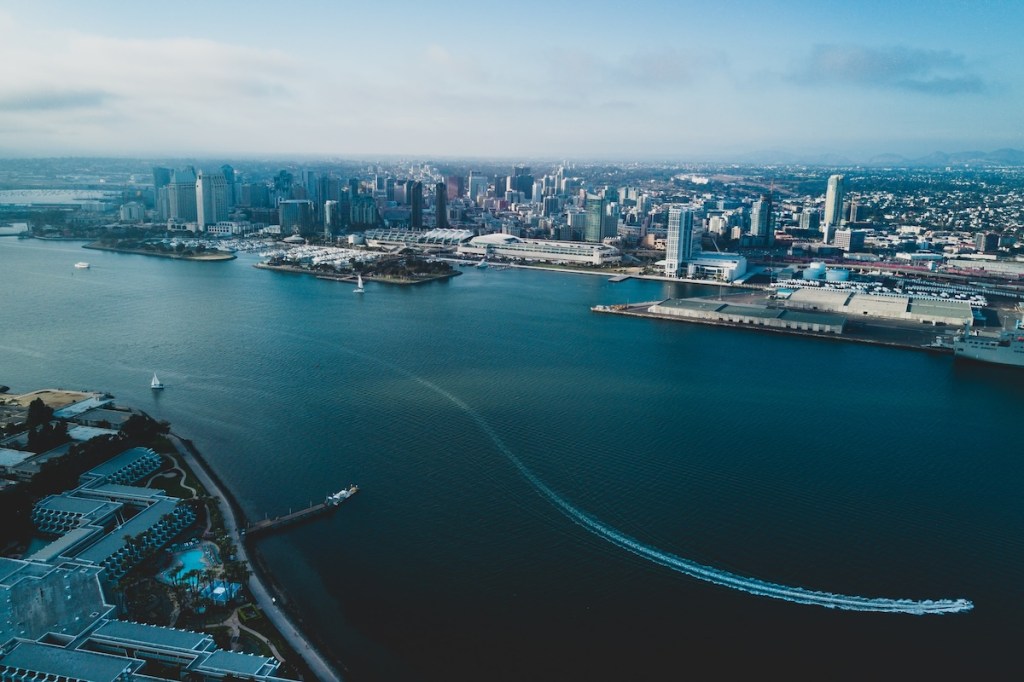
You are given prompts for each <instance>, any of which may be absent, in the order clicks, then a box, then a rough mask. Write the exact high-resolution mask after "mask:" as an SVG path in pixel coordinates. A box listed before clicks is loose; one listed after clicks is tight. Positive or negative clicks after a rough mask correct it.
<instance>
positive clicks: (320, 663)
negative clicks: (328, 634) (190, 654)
mask: <svg viewBox="0 0 1024 682" xmlns="http://www.w3.org/2000/svg"><path fill="white" fill-rule="evenodd" d="M168 438H169V439H170V441H171V443H173V444H174V447H175V449H177V451H178V454H179V455H181V459H182V461H183V462H184V463H185V465H186V466H187V467H188V468H189V469H191V470H192V472H193V473H194V474H195V476H196V478H198V479H199V482H200V483H202V484H203V486H204V487H205V488H206V490H207V492H209V493H210V495H212V496H213V497H214V498H215V499H216V500H217V504H218V505H219V506H220V510H221V513H222V514H223V516H224V529H225V530H226V531H227V533H228V535H229V536H230V537H231V539H232V540H233V541H234V543H235V546H236V548H237V552H238V557H239V559H241V560H242V561H244V562H246V563H247V564H249V565H250V566H252V565H253V564H252V562H251V561H249V556H248V553H247V552H246V551H245V545H244V544H242V538H241V536H240V535H239V533H238V524H237V522H236V521H235V514H234V512H233V511H232V509H231V505H230V504H228V503H227V500H226V499H225V497H224V493H223V492H222V491H221V489H220V488H219V487H218V486H217V484H216V483H214V481H213V479H212V478H211V477H210V475H209V474H208V473H207V471H206V467H205V466H203V465H202V464H201V463H200V462H198V461H197V460H196V458H195V457H193V456H192V452H191V451H190V450H189V449H188V448H187V447H185V444H184V443H182V442H181V439H180V438H179V437H178V436H176V435H174V434H173V433H172V434H168ZM249 592H250V593H251V594H252V596H253V600H254V601H255V602H256V604H257V605H258V606H259V607H260V608H261V609H262V610H263V614H264V615H265V616H266V617H267V619H269V620H270V622H271V623H273V624H274V627H276V628H277V630H278V632H280V633H281V636H282V637H283V638H284V639H286V640H287V641H288V643H289V644H290V645H291V647H292V648H293V649H294V650H295V651H296V652H298V654H299V655H300V656H302V658H303V660H305V661H306V665H308V666H309V667H310V669H311V670H312V671H313V674H315V675H316V677H317V679H319V680H321V682H341V679H342V678H341V675H340V674H338V672H337V671H336V670H335V669H334V668H332V667H331V665H330V664H329V663H328V662H327V661H326V660H325V659H324V658H323V656H321V655H320V652H318V651H317V650H316V649H314V648H313V647H312V646H310V644H309V641H308V640H307V639H306V638H305V637H303V636H302V635H301V634H299V629H298V627H297V626H296V625H295V624H294V623H292V621H291V619H290V618H289V617H288V614H286V613H285V612H284V610H283V609H281V608H280V607H279V606H278V605H277V602H276V599H275V598H274V597H272V596H271V595H270V590H268V589H267V587H266V585H264V584H263V582H262V581H261V580H260V579H259V578H258V577H257V576H256V573H255V572H254V573H253V574H252V575H250V576H249Z"/></svg>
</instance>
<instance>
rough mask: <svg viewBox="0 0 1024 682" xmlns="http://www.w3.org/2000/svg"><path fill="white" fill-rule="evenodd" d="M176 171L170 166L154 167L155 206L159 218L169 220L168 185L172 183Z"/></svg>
mask: <svg viewBox="0 0 1024 682" xmlns="http://www.w3.org/2000/svg"><path fill="white" fill-rule="evenodd" d="M173 175H174V171H173V170H171V169H170V168H160V167H156V168H154V169H153V208H154V209H156V219H157V220H167V218H168V217H169V216H170V208H169V207H168V205H167V185H169V184H171V177H172V176H173Z"/></svg>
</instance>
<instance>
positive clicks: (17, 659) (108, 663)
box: [0, 642, 142, 682]
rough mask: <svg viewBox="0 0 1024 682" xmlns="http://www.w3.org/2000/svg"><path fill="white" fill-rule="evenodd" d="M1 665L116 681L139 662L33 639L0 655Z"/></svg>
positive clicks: (99, 681) (90, 681) (93, 680)
mask: <svg viewBox="0 0 1024 682" xmlns="http://www.w3.org/2000/svg"><path fill="white" fill-rule="evenodd" d="M0 665H4V666H7V667H8V668H17V669H22V670H31V671H34V672H41V673H49V674H51V675H59V676H62V677H66V678H69V679H72V680H88V682H118V680H120V679H123V678H122V677H121V676H122V675H125V674H128V673H131V672H132V671H134V670H138V669H139V668H141V667H142V661H140V660H138V659H134V658H121V657H119V656H108V655H106V654H97V653H93V652H91V651H80V650H75V649H64V648H61V647H56V646H47V645H45V644H38V643H36V642H22V643H20V644H18V646H16V647H14V649H13V650H12V651H11V653H9V654H7V655H6V656H4V657H3V658H0ZM26 679H29V678H26Z"/></svg>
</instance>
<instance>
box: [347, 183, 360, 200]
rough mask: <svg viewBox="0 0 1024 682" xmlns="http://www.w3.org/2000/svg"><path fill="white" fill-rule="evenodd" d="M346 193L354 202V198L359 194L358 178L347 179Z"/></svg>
mask: <svg viewBox="0 0 1024 682" xmlns="http://www.w3.org/2000/svg"><path fill="white" fill-rule="evenodd" d="M348 192H349V195H350V196H351V197H352V199H353V200H355V198H356V196H357V195H358V194H359V178H349V179H348Z"/></svg>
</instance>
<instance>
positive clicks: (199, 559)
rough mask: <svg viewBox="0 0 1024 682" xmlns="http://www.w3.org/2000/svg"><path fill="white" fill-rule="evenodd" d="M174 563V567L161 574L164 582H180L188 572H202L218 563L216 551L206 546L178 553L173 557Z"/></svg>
mask: <svg viewBox="0 0 1024 682" xmlns="http://www.w3.org/2000/svg"><path fill="white" fill-rule="evenodd" d="M174 562H175V563H174V565H173V566H172V567H171V568H169V569H167V570H166V571H164V573H163V578H164V580H165V581H166V582H174V581H175V580H180V579H181V578H182V577H184V576H185V574H187V573H188V572H189V571H202V570H205V569H207V568H210V567H211V566H215V565H217V564H219V563H220V562H219V561H218V559H217V556H216V550H215V549H213V548H211V547H209V546H208V545H203V546H200V547H198V548H196V549H190V550H187V551H185V552H179V553H177V554H175V555H174Z"/></svg>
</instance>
